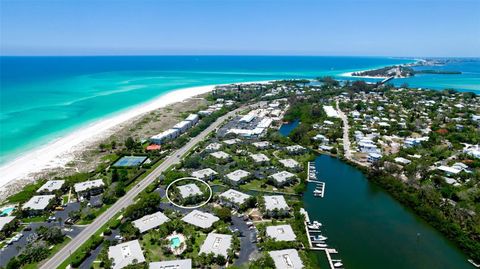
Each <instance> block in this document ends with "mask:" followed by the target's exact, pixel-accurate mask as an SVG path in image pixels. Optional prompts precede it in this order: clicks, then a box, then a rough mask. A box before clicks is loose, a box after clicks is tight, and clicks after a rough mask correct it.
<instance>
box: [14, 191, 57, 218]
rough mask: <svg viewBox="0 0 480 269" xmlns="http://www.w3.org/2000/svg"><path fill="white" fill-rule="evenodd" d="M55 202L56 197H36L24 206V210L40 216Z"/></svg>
mask: <svg viewBox="0 0 480 269" xmlns="http://www.w3.org/2000/svg"><path fill="white" fill-rule="evenodd" d="M54 200H55V195H52V194H50V195H36V196H33V197H32V198H30V200H28V202H26V203H25V204H23V206H22V209H23V210H25V211H28V213H29V214H32V215H35V214H40V213H42V212H43V211H45V210H46V209H47V207H49V206H50V205H51V204H52V202H53V201H54Z"/></svg>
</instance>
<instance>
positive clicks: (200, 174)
mask: <svg viewBox="0 0 480 269" xmlns="http://www.w3.org/2000/svg"><path fill="white" fill-rule="evenodd" d="M216 174H218V173H217V172H216V171H215V170H213V169H212V168H205V169H202V170H198V171H194V172H192V173H191V176H192V177H196V178H199V179H204V178H207V177H211V176H213V175H216Z"/></svg>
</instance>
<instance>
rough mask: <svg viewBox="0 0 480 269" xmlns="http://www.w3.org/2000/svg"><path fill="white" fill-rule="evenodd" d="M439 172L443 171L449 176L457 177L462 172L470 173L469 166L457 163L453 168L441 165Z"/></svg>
mask: <svg viewBox="0 0 480 269" xmlns="http://www.w3.org/2000/svg"><path fill="white" fill-rule="evenodd" d="M437 170H439V171H442V172H444V173H445V174H447V175H457V174H459V173H460V172H462V171H465V172H468V166H466V165H465V164H463V163H455V164H454V165H452V166H446V165H441V166H439V167H438V168H437Z"/></svg>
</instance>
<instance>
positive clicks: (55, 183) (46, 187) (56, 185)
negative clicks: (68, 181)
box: [37, 180, 65, 192]
mask: <svg viewBox="0 0 480 269" xmlns="http://www.w3.org/2000/svg"><path fill="white" fill-rule="evenodd" d="M63 184H65V180H49V181H47V182H45V184H43V185H42V187H40V189H38V190H37V192H43V191H45V192H52V191H56V190H59V189H61V188H62V186H63Z"/></svg>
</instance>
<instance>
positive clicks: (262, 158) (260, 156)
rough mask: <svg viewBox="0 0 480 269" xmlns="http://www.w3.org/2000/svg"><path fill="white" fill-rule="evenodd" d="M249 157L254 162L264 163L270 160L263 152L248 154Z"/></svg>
mask: <svg viewBox="0 0 480 269" xmlns="http://www.w3.org/2000/svg"><path fill="white" fill-rule="evenodd" d="M250 158H252V159H253V161H254V162H255V163H266V162H269V161H270V158H268V157H267V155H265V154H263V153H257V154H250Z"/></svg>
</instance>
